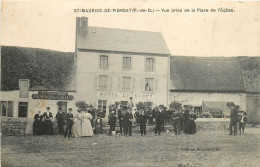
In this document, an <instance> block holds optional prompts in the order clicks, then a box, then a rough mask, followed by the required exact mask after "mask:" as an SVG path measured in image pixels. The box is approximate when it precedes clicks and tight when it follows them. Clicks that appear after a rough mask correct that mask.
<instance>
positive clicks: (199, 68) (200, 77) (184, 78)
mask: <svg viewBox="0 0 260 167" xmlns="http://www.w3.org/2000/svg"><path fill="white" fill-rule="evenodd" d="M170 90H172V91H173V90H174V91H210V92H244V91H245V88H244V84H243V79H242V71H241V67H240V60H239V59H237V58H224V57H215V58H206V57H185V56H173V57H171V64H170Z"/></svg>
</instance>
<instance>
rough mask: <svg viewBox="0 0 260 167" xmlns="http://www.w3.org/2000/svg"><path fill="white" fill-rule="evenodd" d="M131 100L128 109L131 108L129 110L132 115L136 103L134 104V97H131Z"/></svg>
mask: <svg viewBox="0 0 260 167" xmlns="http://www.w3.org/2000/svg"><path fill="white" fill-rule="evenodd" d="M129 99H130V101H128V103H127V108H129V110H130V112H131V114H132V112H133V108H134V102H133V98H132V97H130V98H129Z"/></svg>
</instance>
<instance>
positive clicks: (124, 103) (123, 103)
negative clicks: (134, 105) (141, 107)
mask: <svg viewBox="0 0 260 167" xmlns="http://www.w3.org/2000/svg"><path fill="white" fill-rule="evenodd" d="M127 104H128V101H121V106H122V107H123V109H125V110H126V109H127Z"/></svg>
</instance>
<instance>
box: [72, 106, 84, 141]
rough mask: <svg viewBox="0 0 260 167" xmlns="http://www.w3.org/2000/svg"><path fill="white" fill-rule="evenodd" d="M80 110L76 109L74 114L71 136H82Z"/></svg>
mask: <svg viewBox="0 0 260 167" xmlns="http://www.w3.org/2000/svg"><path fill="white" fill-rule="evenodd" d="M82 119H83V115H82V110H79V109H78V113H77V114H76V115H75V118H74V125H73V131H72V132H73V136H74V137H81V136H82Z"/></svg>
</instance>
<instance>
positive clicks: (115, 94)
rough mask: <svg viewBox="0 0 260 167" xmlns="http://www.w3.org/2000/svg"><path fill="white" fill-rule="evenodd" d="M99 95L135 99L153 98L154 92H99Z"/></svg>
mask: <svg viewBox="0 0 260 167" xmlns="http://www.w3.org/2000/svg"><path fill="white" fill-rule="evenodd" d="M97 96H99V97H116V98H130V97H133V98H135V99H152V98H154V94H147V93H121V92H97Z"/></svg>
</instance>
